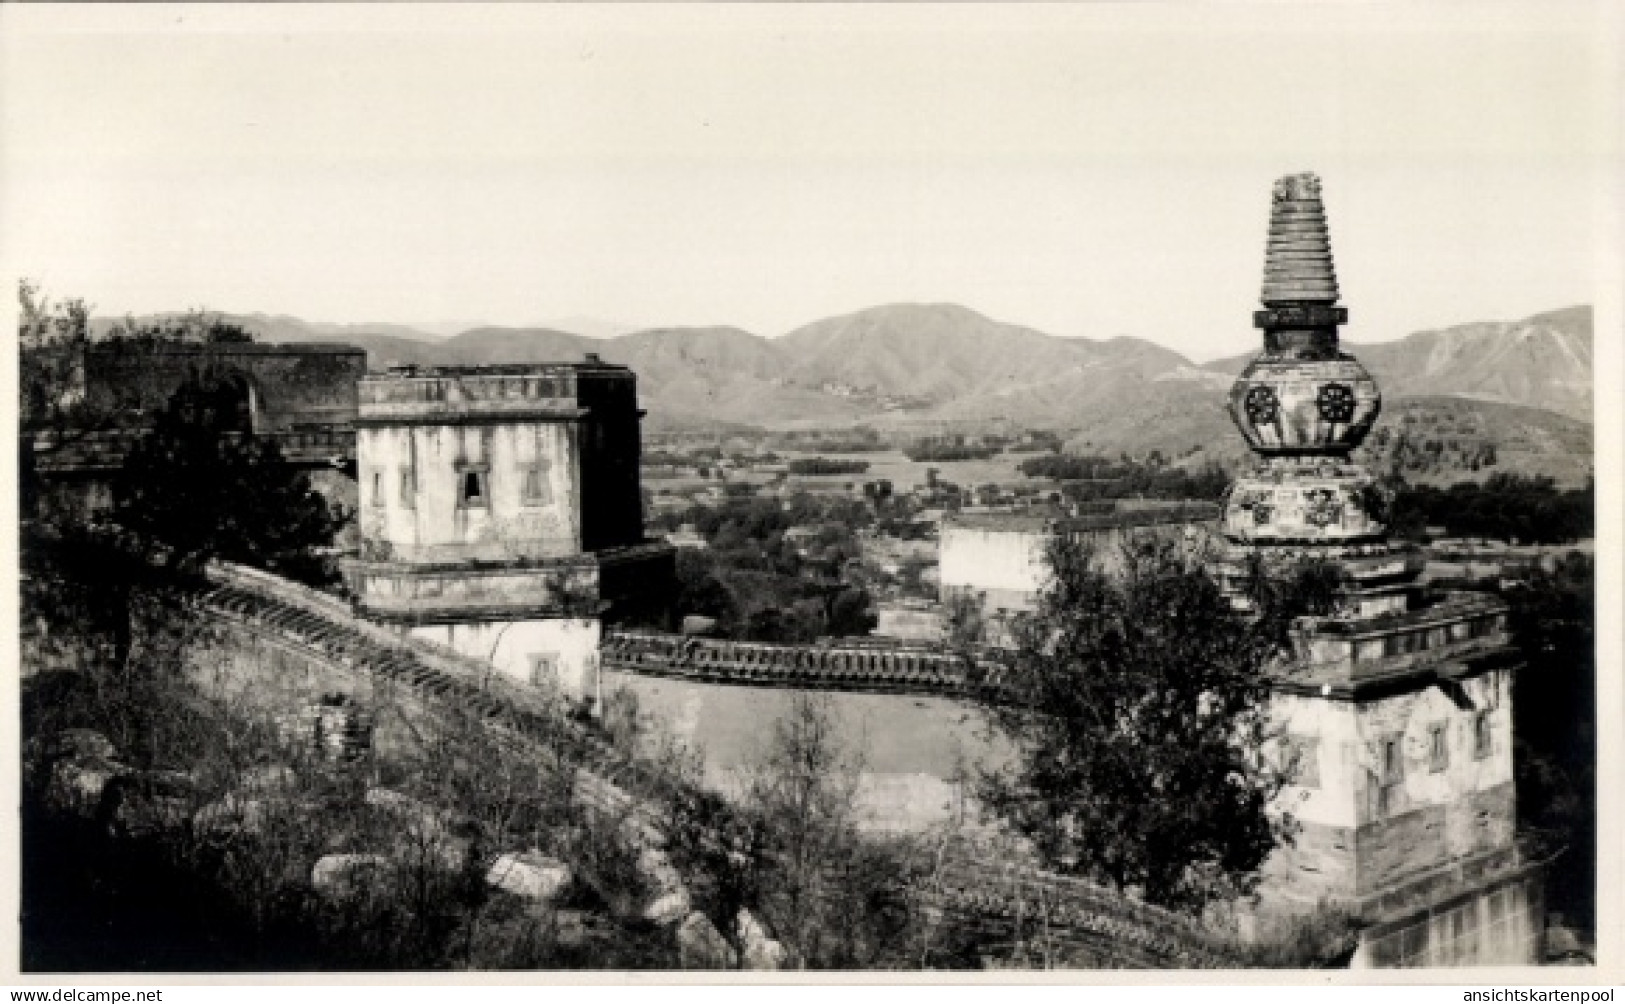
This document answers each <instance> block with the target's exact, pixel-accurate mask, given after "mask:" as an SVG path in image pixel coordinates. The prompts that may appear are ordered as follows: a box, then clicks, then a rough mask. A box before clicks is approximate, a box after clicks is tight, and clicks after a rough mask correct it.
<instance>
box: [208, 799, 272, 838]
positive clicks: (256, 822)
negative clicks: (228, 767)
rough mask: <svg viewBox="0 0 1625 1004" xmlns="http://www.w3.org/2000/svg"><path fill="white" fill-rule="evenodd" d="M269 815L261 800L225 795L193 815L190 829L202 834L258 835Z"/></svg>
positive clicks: (263, 828) (262, 830) (268, 810)
mask: <svg viewBox="0 0 1625 1004" xmlns="http://www.w3.org/2000/svg"><path fill="white" fill-rule="evenodd" d="M269 813H270V809H269V807H268V806H267V804H266V803H265V801H263V800H262V799H258V798H245V797H243V796H241V795H237V794H227V795H226V797H224V798H222V799H219V800H218V801H214V802H210V803H209V804H208V805H205V806H204V807H203V808H201V809H199V810H198V811H197V812H195V813H193V815H192V827H193V829H195V830H196V831H197V832H198V833H203V834H220V835H234V834H238V833H248V834H259V833H262V832H264V830H265V823H266V820H267V819H268V818H269Z"/></svg>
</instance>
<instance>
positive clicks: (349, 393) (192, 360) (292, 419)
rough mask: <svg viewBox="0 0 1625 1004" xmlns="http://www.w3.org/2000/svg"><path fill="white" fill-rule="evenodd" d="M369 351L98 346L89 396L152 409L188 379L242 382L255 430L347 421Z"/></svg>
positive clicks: (88, 367)
mask: <svg viewBox="0 0 1625 1004" xmlns="http://www.w3.org/2000/svg"><path fill="white" fill-rule="evenodd" d="M366 369H367V354H366V352H365V351H363V350H362V349H358V348H352V347H351V346H348V345H260V344H253V343H249V344H241V345H237V344H222V345H172V346H162V347H159V348H155V349H151V350H144V351H136V350H109V349H98V350H92V351H90V352H88V353H86V355H85V393H86V396H87V398H88V399H89V400H90V401H91V402H92V403H94V402H95V401H97V400H103V401H106V402H107V403H109V404H114V403H124V402H127V401H128V400H129V397H130V395H131V394H134V395H135V396H136V397H137V398H138V401H137V402H136V404H137V407H138V408H139V409H140V411H142V412H144V413H146V414H152V413H154V412H156V411H158V410H159V409H161V408H162V407H163V406H164V405H165V403H167V402H168V400H169V397H170V395H172V394H173V393H174V392H175V389H176V388H177V387H179V386H180V385H181V384H182V383H183V382H185V381H186V379H187V378H188V377H190V376H198V377H202V378H208V379H223V380H240V381H241V382H242V383H243V385H244V387H245V389H246V390H247V391H249V392H250V393H251V396H252V401H253V413H254V426H253V428H254V431H255V432H281V431H287V430H292V429H295V428H298V427H301V426H346V427H347V426H349V425H350V424H351V423H353V422H354V420H355V417H356V381H357V380H359V379H360V378H361V376H362V375H363V374H364V373H365V372H366Z"/></svg>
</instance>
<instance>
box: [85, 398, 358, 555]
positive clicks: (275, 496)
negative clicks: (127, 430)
mask: <svg viewBox="0 0 1625 1004" xmlns="http://www.w3.org/2000/svg"><path fill="white" fill-rule="evenodd" d="M237 405H238V401H237V394H236V391H235V390H234V388H232V387H230V386H229V385H227V384H224V383H212V384H211V383H204V382H203V381H201V380H190V381H188V382H187V383H185V384H183V385H182V386H181V387H180V388H179V389H178V390H177V391H176V392H175V395H174V396H173V397H172V398H171V399H170V402H169V405H168V407H167V408H166V409H165V410H164V412H163V413H162V414H160V415H159V416H158V420H157V422H156V423H155V425H154V427H153V429H152V431H151V432H150V433H148V434H147V435H146V436H145V437H143V438H142V440H141V441H140V442H139V443H138V444H137V445H136V447H135V448H134V449H133V450H132V451H131V452H130V454H129V455H128V456H127V457H126V458H125V461H124V465H123V467H122V469H121V470H120V471H119V473H118V476H117V477H116V478H115V479H114V482H113V513H112V518H113V521H114V522H115V523H117V524H118V525H119V526H120V527H121V528H122V529H123V530H125V531H127V532H128V533H130V534H132V535H133V536H134V537H135V538H136V539H137V540H139V541H141V542H142V544H143V546H144V547H145V548H147V549H149V550H158V549H164V550H166V551H168V552H169V553H170V554H171V555H173V558H174V560H176V561H206V560H208V559H210V558H225V559H227V560H231V561H237V562H242V563H244V564H249V565H255V566H258V567H260V568H264V569H267V570H268V571H271V572H275V573H277V574H279V575H285V576H289V577H291V578H295V579H299V580H302V581H305V582H308V583H310V584H312V585H325V584H327V583H328V582H331V581H333V579H334V578H336V574H335V572H334V570H333V569H332V568H331V567H330V563H329V562H328V561H327V560H326V559H325V558H324V557H323V556H322V555H321V554H320V553H319V549H321V548H325V547H328V546H330V545H331V544H332V542H333V536H334V534H335V533H336V532H337V531H338V530H339V528H340V527H341V526H342V525H343V523H344V518H343V517H342V515H335V514H334V513H333V512H332V511H330V509H329V508H328V505H327V502H326V500H325V499H323V498H322V496H321V495H320V494H319V493H317V492H316V491H314V490H313V489H312V488H311V487H310V482H309V479H307V478H306V477H305V476H304V475H303V474H300V473H298V472H297V471H294V470H292V469H291V468H289V467H288V466H287V465H286V464H285V463H284V462H283V459H282V454H281V451H280V450H279V448H278V447H277V445H276V443H275V442H274V441H272V440H269V439H261V438H259V437H257V436H255V435H253V434H252V433H245V432H239V431H236V428H235V423H236V419H235V412H236V408H237Z"/></svg>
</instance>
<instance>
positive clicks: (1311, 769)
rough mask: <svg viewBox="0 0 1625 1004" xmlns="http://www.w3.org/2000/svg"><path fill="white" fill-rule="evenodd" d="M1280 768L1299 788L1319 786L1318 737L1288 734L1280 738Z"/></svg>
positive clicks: (1289, 780) (1290, 781)
mask: <svg viewBox="0 0 1625 1004" xmlns="http://www.w3.org/2000/svg"><path fill="white" fill-rule="evenodd" d="M1281 770H1282V772H1283V773H1284V774H1285V775H1286V779H1287V781H1288V782H1289V783H1291V784H1295V785H1297V786H1299V787H1300V788H1318V787H1320V738H1319V737H1318V736H1301V735H1289V736H1287V737H1285V738H1284V739H1282V740H1281Z"/></svg>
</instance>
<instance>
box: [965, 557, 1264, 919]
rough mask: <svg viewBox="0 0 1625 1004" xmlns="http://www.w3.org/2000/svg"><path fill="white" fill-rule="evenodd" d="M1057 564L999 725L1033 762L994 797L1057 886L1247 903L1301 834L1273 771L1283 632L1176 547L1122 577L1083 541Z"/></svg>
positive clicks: (1024, 621) (1174, 901)
mask: <svg viewBox="0 0 1625 1004" xmlns="http://www.w3.org/2000/svg"><path fill="white" fill-rule="evenodd" d="M1048 559H1049V563H1050V568H1051V577H1050V581H1049V582H1048V584H1047V585H1046V586H1045V588H1044V589H1043V591H1042V592H1041V594H1040V597H1039V602H1038V606H1037V609H1036V611H1035V612H1034V613H1032V614H1030V615H1026V616H1024V617H1021V618H1018V620H1017V622H1016V624H1015V627H1014V634H1015V638H1016V641H1017V645H1018V647H1017V651H1016V653H1015V656H1014V659H1013V661H1012V665H1011V667H1010V679H1011V681H1012V683H1013V685H1014V691H1013V692H1014V695H1015V696H1014V698H1013V700H1010V701H1008V702H1003V703H1000V704H997V705H995V706H994V707H993V708H992V711H991V714H992V717H993V720H994V722H995V723H996V724H997V725H998V726H999V727H1000V729H1001V731H1003V732H1004V733H1005V734H1006V735H1007V736H1008V737H1009V739H1010V740H1011V741H1012V743H1013V745H1014V747H1015V749H1016V751H1017V756H1016V757H1015V760H1014V763H1013V764H1012V765H1011V766H1010V767H1008V768H1006V769H1004V770H1002V771H998V772H994V773H992V774H990V775H988V776H986V777H984V779H983V784H982V797H983V799H984V800H985V802H986V803H987V804H988V805H989V807H990V808H992V809H993V810H995V811H996V812H997V813H998V814H1000V815H1001V816H1003V817H1004V818H1005V819H1006V820H1007V821H1009V823H1010V824H1011V825H1012V826H1013V827H1014V828H1015V829H1016V830H1017V831H1018V832H1019V833H1021V834H1023V835H1025V836H1026V837H1028V838H1029V839H1031V840H1032V841H1033V843H1034V845H1035V847H1036V848H1037V850H1038V852H1039V853H1040V854H1041V855H1042V856H1043V857H1044V859H1045V860H1046V861H1047V863H1048V864H1049V866H1050V867H1052V868H1055V869H1057V870H1059V871H1062V872H1066V873H1071V874H1076V875H1080V876H1083V877H1086V878H1089V879H1091V880H1093V881H1098V882H1102V883H1105V884H1108V885H1110V886H1112V887H1114V888H1116V889H1119V890H1123V891H1136V892H1138V893H1139V894H1140V895H1142V896H1143V897H1144V898H1145V899H1146V900H1148V901H1150V902H1153V903H1157V904H1159V905H1163V906H1167V907H1171V908H1178V909H1185V910H1193V911H1194V910H1197V909H1199V908H1200V907H1201V906H1202V905H1203V904H1205V903H1207V902H1209V901H1212V900H1215V899H1219V898H1222V897H1225V896H1228V895H1231V894H1233V893H1237V892H1243V891H1246V890H1247V889H1248V888H1249V887H1250V886H1251V885H1252V884H1253V882H1254V881H1255V878H1254V875H1255V872H1256V869H1257V867H1258V866H1259V864H1260V863H1262V861H1263V860H1264V858H1265V856H1266V855H1267V854H1268V853H1269V852H1270V850H1271V849H1272V848H1273V847H1274V846H1275V845H1276V843H1277V842H1278V841H1279V840H1280V839H1281V838H1282V837H1283V836H1285V835H1286V833H1287V831H1288V830H1289V829H1290V826H1291V823H1290V820H1287V819H1285V818H1283V817H1278V816H1275V815H1273V814H1272V813H1270V812H1268V811H1267V806H1268V805H1269V803H1270V801H1271V799H1272V798H1273V797H1274V795H1275V794H1276V792H1277V791H1278V790H1279V788H1280V784H1281V778H1280V777H1279V776H1278V773H1277V772H1275V771H1273V770H1271V769H1269V768H1267V767H1265V765H1264V761H1263V758H1262V757H1261V756H1260V750H1261V748H1262V746H1263V744H1264V742H1265V741H1266V739H1267V738H1268V725H1267V720H1266V705H1267V702H1268V700H1269V696H1270V686H1269V682H1268V679H1267V677H1266V675H1265V669H1266V666H1267V665H1268V664H1269V663H1270V661H1271V659H1272V658H1273V657H1274V656H1275V655H1276V653H1277V652H1278V651H1279V648H1280V644H1281V633H1280V631H1279V628H1278V625H1279V623H1280V618H1279V617H1278V616H1275V615H1273V614H1272V615H1269V616H1265V617H1260V618H1257V619H1248V618H1244V617H1242V616H1240V615H1238V614H1237V613H1236V612H1235V611H1234V610H1233V609H1232V607H1231V606H1230V604H1229V602H1228V601H1227V599H1226V598H1225V597H1224V596H1223V595H1222V594H1221V593H1220V592H1219V589H1218V587H1217V586H1216V585H1215V584H1214V582H1213V581H1212V580H1211V579H1210V578H1208V577H1207V575H1206V574H1205V573H1204V572H1203V571H1202V570H1201V568H1200V565H1199V564H1198V563H1197V559H1196V558H1193V557H1191V556H1188V555H1186V554H1184V553H1183V552H1182V551H1181V550H1180V549H1179V547H1178V545H1176V544H1173V543H1170V542H1163V541H1157V540H1155V539H1154V538H1149V537H1147V538H1131V540H1130V541H1129V542H1128V543H1127V544H1126V545H1125V547H1124V555H1123V559H1124V560H1123V562H1122V565H1123V568H1122V571H1121V573H1120V574H1108V573H1107V572H1105V571H1103V570H1102V568H1101V567H1100V565H1099V564H1098V563H1097V561H1096V556H1095V555H1094V553H1093V552H1092V550H1091V547H1090V545H1089V544H1087V543H1086V542H1084V541H1082V540H1081V539H1078V538H1075V537H1070V536H1065V535H1060V536H1057V537H1056V538H1054V539H1053V541H1052V543H1051V544H1050V546H1049V551H1048Z"/></svg>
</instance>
